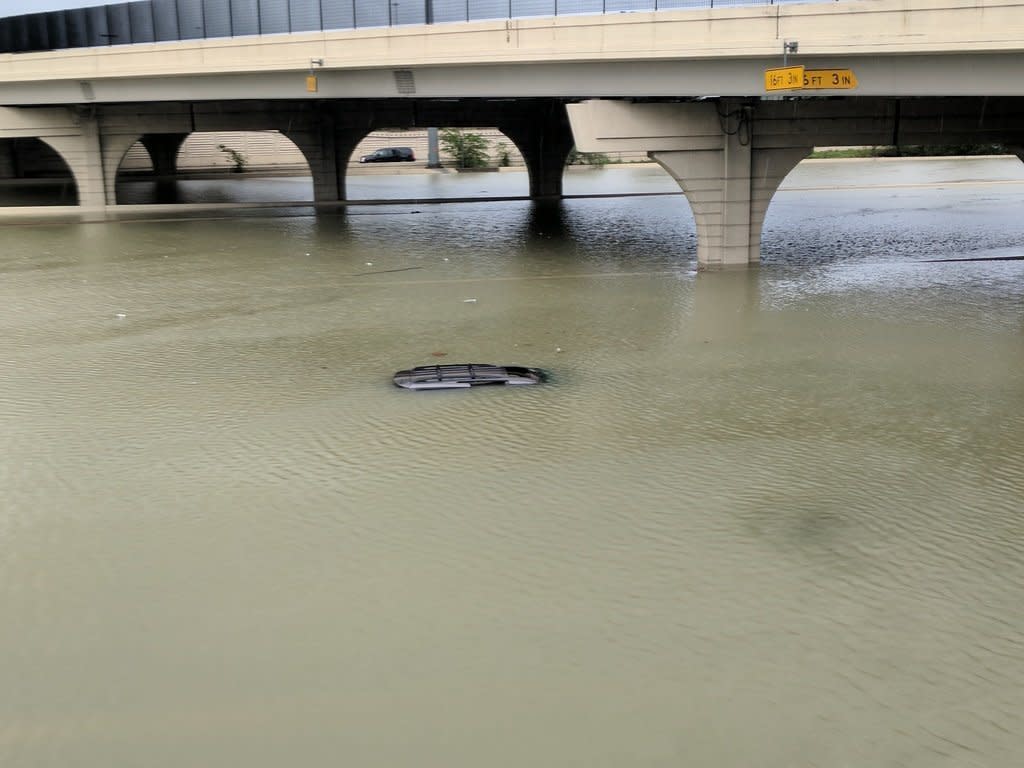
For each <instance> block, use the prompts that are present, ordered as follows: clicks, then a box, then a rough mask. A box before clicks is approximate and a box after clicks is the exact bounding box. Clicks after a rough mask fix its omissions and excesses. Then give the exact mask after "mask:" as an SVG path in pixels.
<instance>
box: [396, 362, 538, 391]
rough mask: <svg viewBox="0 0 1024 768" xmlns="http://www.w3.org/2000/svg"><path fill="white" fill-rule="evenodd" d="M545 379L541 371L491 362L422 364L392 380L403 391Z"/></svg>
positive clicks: (513, 383)
mask: <svg viewBox="0 0 1024 768" xmlns="http://www.w3.org/2000/svg"><path fill="white" fill-rule="evenodd" d="M546 379H547V376H546V374H545V373H544V371H542V370H541V369H540V368H526V367H524V366H520V365H491V364H490V363H459V364H455V365H421V366H419V367H418V368H410V369H409V370H406V371H399V372H398V373H396V374H395V375H394V378H393V379H392V380H393V381H394V382H395V385H396V386H399V387H403V388H405V389H465V388H466V387H478V386H481V385H484V384H510V385H522V384H540V383H541V382H543V381H545V380H546Z"/></svg>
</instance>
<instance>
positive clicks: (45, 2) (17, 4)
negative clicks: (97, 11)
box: [0, 0, 117, 18]
mask: <svg viewBox="0 0 1024 768" xmlns="http://www.w3.org/2000/svg"><path fill="white" fill-rule="evenodd" d="M111 2H117V0H111ZM90 5H106V2H104V0H0V18H3V17H4V16H20V15H21V14H23V13H37V12H39V11H59V10H62V9H64V8H86V7H88V6H90Z"/></svg>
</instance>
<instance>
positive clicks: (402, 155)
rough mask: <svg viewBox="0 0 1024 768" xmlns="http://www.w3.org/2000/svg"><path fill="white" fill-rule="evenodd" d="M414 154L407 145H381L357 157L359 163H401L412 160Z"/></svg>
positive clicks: (414, 156) (414, 157)
mask: <svg viewBox="0 0 1024 768" xmlns="http://www.w3.org/2000/svg"><path fill="white" fill-rule="evenodd" d="M415 159H416V155H415V154H413V151H412V150H411V149H410V148H409V147H382V148H380V149H378V150H376V151H375V152H371V153H370V154H368V155H363V156H362V157H360V158H359V162H360V163H401V162H410V163H411V162H412V161H413V160H415Z"/></svg>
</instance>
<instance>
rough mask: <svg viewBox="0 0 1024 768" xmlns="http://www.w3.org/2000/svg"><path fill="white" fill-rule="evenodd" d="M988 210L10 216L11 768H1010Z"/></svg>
mask: <svg viewBox="0 0 1024 768" xmlns="http://www.w3.org/2000/svg"><path fill="white" fill-rule="evenodd" d="M910 167H911V168H916V167H917V166H910ZM968 170H971V171H972V172H976V171H977V169H972V168H968ZM910 172H911V171H907V173H910ZM494 176H497V174H494ZM627 176H629V174H628V173H627ZM588 178H592V179H593V180H594V185H595V186H594V189H599V188H602V187H603V186H605V185H608V184H610V183H611V182H610V181H608V179H609V178H614V177H607V176H604V175H602V174H597V173H595V174H593V175H592V176H589V177H588ZM619 178H620V181H619V182H616V183H622V182H621V179H622V178H626V177H619ZM599 180H600V181H599ZM477 183H478V182H477V181H476V180H474V181H473V182H467V184H470V187H468V188H467V189H466V191H467V192H468V191H471V190H472V189H474V188H473V187H472V186H471V185H472V184H477ZM581 183H582V182H581ZM651 183H653V182H651V181H650V180H649V178H648V177H647V176H646V171H638V172H637V174H636V179H635V186H634V187H632V188H633V189H636V190H649V189H650V184H651ZM453 188H454V189H459V188H458V186H457V184H456V186H455V187H453ZM1022 195H1024V189H1022V188H1021V187H1020V186H1014V185H1012V184H1006V185H977V186H970V187H968V186H962V187H955V188H952V187H949V188H939V187H928V188H921V189H913V190H911V189H886V190H876V191H875V192H874V194H872V193H871V192H870V191H869V190H864V189H846V190H840V189H830V190H827V191H826V190H823V189H821V188H820V185H819V188H818V189H816V190H815V191H813V192H808V191H799V190H793V191H790V192H783V193H780V194H779V196H778V197H777V198H776V201H775V202H774V203H773V205H772V210H771V211H770V212H769V220H768V227H769V234H768V236H767V237H766V251H767V258H766V264H765V266H764V267H763V268H762V269H760V270H753V271H748V272H737V273H716V274H697V273H696V271H695V266H696V265H695V261H694V253H695V239H694V234H693V222H692V219H691V218H690V217H689V213H688V209H687V207H686V205H685V202H684V201H683V200H682V199H681V198H680V197H678V196H671V197H669V196H666V197H635V198H616V199H576V200H565V201H562V202H561V203H559V204H555V205H549V206H540V205H532V204H531V203H529V202H527V201H521V202H516V201H513V202H480V203H474V204H463V205H450V206H432V205H415V206H414V205H399V204H396V205H389V206H380V207H363V208H353V209H351V210H350V211H349V212H348V213H347V214H343V213H332V214H322V215H319V216H313V215H299V214H298V212H297V211H295V210H289V211H288V212H289V213H290V215H282V216H277V215H273V214H268V213H267V212H266V211H248V212H246V213H245V214H244V215H233V214H223V215H219V216H220V217H219V218H212V217H209V218H206V219H203V220H198V219H188V218H181V219H168V220H162V221H145V222H143V221H135V222H124V223H118V224H114V223H111V224H101V225H57V224H48V225H45V226H5V227H4V237H5V247H4V249H3V251H2V252H0V273H2V275H3V279H2V280H0V325H2V326H3V328H4V333H3V334H2V337H0V435H2V438H0V440H2V446H3V450H2V452H0V614H2V615H3V617H4V622H3V626H4V630H3V631H0V654H2V657H3V658H4V659H5V660H6V662H7V663H6V664H5V667H4V670H5V671H4V673H3V679H4V685H3V686H2V687H0V755H2V756H3V758H4V759H3V761H2V762H3V764H4V765H5V766H6V765H12V766H19V767H20V766H33V767H35V766H55V767H56V766H66V765H69V764H74V765H81V766H109V765H127V764H144V765H147V766H180V765H183V764H190V765H192V764H194V765H218V764H224V765H229V764H239V765H243V764H244V765H255V766H277V765H282V764H288V763H296V762H297V763H299V764H303V765H320V764H336V763H338V762H339V761H340V762H344V763H351V764H353V765H360V766H389V767H390V766H396V765H417V766H446V767H450V766H471V765H472V766H477V765H488V766H521V765H524V764H530V765H543V766H564V765H575V764H580V765H595V766H623V765H650V766H679V765H690V764H692V765H708V766H750V765H786V766H789V765H794V766H796V765H819V766H842V765H898V766H915V767H918V766H920V768H932V766H936V765H983V766H986V767H987V766H1000V767H1001V766H1007V767H1009V766H1015V765H1016V764H1017V763H1018V762H1019V756H1020V754H1021V753H1022V751H1024V721H1022V714H1021V713H1022V712H1024V693H1022V691H1024V654H1022V652H1021V651H1022V648H1021V645H1022V641H1021V638H1022V637H1024V634H1022V632H1024V611H1022V608H1021V601H1020V595H1021V590H1022V588H1024V557H1022V555H1024V537H1022V528H1021V521H1022V516H1024V503H1022V501H1021V500H1022V499H1024V460H1022V459H1021V457H1022V456H1024V415H1022V414H1024V341H1022V340H1024V309H1022V307H1024V262H1022V261H1000V262H996V261H982V262H967V263H964V262H957V263H925V262H922V260H921V256H922V255H925V254H927V255H935V254H940V255H949V256H963V255H970V256H988V255H1012V254H1014V253H1018V255H1019V251H1017V249H1018V248H1019V245H1020V243H1021V242H1022V236H1024V223H1022V221H1021V219H1020V217H1019V215H1018V214H1017V212H1018V210H1019V206H1020V204H1021V202H1022ZM264 199H266V198H264ZM282 210H286V209H282ZM979 222H980V223H979ZM872 233H873V234H872ZM955 233H962V236H961V237H954V236H953V235H954V234H955ZM968 235H970V236H968ZM467 299H475V301H472V302H470V301H467ZM460 360H474V361H476V360H479V361H490V362H497V363H522V364H529V365H538V366H540V367H544V368H546V369H549V370H551V371H552V372H553V374H554V378H553V381H552V382H551V383H550V384H547V385H544V386H542V387H529V388H521V389H515V390H513V389H510V390H505V389H496V390H495V389H491V390H472V391H468V392H446V393H436V392H435V393H411V392H406V391H403V390H398V389H396V388H394V387H392V386H391V385H390V383H389V378H390V375H391V374H392V373H393V372H394V371H395V370H398V369H400V368H404V367H407V366H410V365H416V364H423V363H430V362H434V361H449V362H455V361H460Z"/></svg>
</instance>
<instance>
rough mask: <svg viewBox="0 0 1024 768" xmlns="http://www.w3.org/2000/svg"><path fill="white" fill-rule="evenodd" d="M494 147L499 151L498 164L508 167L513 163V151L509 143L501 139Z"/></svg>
mask: <svg viewBox="0 0 1024 768" xmlns="http://www.w3.org/2000/svg"><path fill="white" fill-rule="evenodd" d="M494 148H495V150H497V152H498V165H500V166H501V167H502V168H508V167H509V166H510V165H512V153H511V151H510V150H509V148H508V144H506V143H505V142H503V141H501V142H498V144H497V146H495V147H494Z"/></svg>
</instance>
